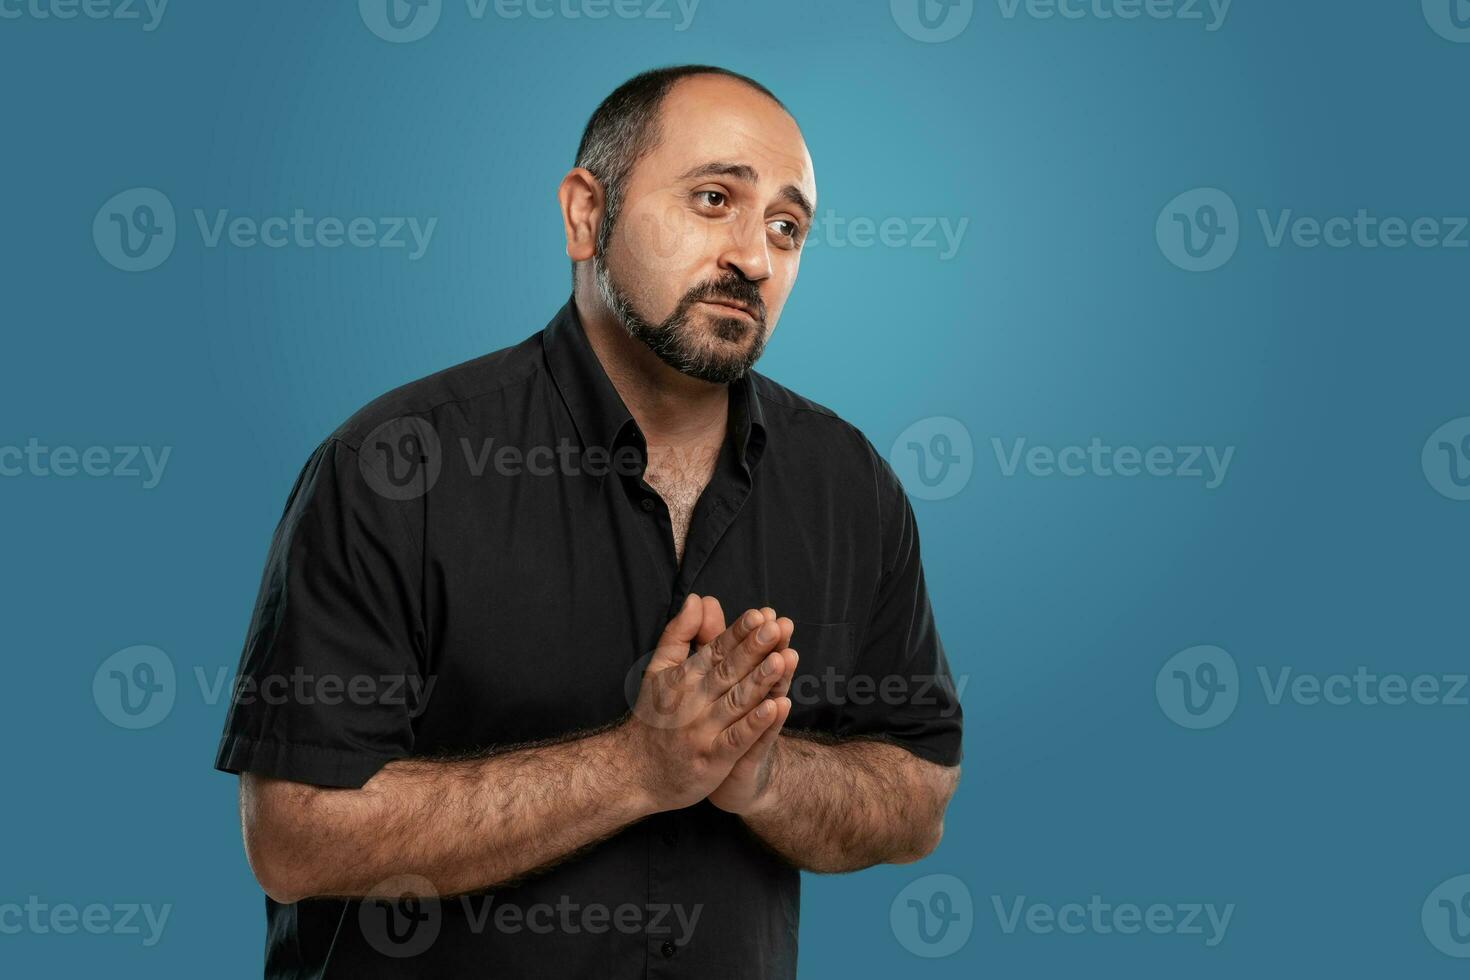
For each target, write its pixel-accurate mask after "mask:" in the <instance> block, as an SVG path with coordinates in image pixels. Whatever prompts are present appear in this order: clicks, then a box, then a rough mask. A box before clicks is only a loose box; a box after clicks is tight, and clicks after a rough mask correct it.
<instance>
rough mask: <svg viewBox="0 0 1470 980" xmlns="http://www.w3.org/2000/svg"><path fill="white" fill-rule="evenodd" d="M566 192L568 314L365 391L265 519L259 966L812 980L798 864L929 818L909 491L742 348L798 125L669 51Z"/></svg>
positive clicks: (809, 186)
mask: <svg viewBox="0 0 1470 980" xmlns="http://www.w3.org/2000/svg"><path fill="white" fill-rule="evenodd" d="M558 199H559V201H560V204H561V215H562V220H563V223H564V225H565V230H566V244H567V254H568V255H569V256H570V257H571V259H572V262H573V293H572V297H571V299H570V301H569V302H568V303H567V304H566V305H565V306H563V307H562V308H561V310H560V311H559V312H557V313H556V315H555V316H554V317H553V318H552V319H551V322H550V323H549V324H548V325H547V326H546V328H545V329H544V330H542V331H540V332H539V333H536V334H534V335H533V336H531V337H529V338H528V339H527V340H525V341H524V342H522V343H520V344H518V345H516V346H514V347H510V348H507V349H505V350H501V351H497V352H495V353H492V354H489V355H486V356H484V357H481V358H479V359H477V360H473V361H470V362H468V363H465V364H462V365H459V366H457V367H453V368H450V369H448V370H446V371H443V372H440V373H438V374H435V375H433V376H431V377H428V378H425V379H423V380H420V381H416V382H413V383H412V384H409V385H406V386H405V387H402V388H399V389H397V390H395V391H393V392H390V393H389V394H387V395H384V396H383V397H381V398H379V399H377V400H376V401H374V402H373V403H372V404H370V405H369V406H367V407H366V408H364V409H363V410H362V411H360V412H358V413H357V414H356V415H355V416H353V418H351V419H350V420H348V421H347V422H346V423H345V424H344V425H343V426H342V427H341V428H339V429H338V430H337V431H336V432H335V433H333V434H332V435H331V436H330V437H329V438H328V439H327V440H326V441H325V442H323V443H322V444H321V445H320V446H319V447H318V448H317V449H316V451H315V452H314V453H313V455H312V456H311V458H310V460H309V461H308V462H307V464H306V466H305V468H304V469H303V470H302V472H301V475H300V477H299V478H298V479H297V481H296V485H295V487H294V488H293V489H292V491H291V496H290V500H289V502H288V504H287V506H286V511H285V514H284V516H283V517H282V519H281V522H280V525H279V527H278V528H277V530H276V535H275V539H274V541H273V543H272V545H271V549H270V554H269V556H268V559H267V564H266V570H265V575H264V579H263V582H262V585H261V589H260V594H259V596H258V598H257V601H256V606H255V612H254V616H253V620H252V622H251V625H250V630H249V634H248V637H247V642H246V645H245V650H244V653H243V655H242V662H241V669H240V676H239V680H238V682H237V684H236V687H235V691H234V695H233V697H232V702H231V710H230V713H229V717H228V720H227V722H226V725H225V733H224V737H223V739H222V741H221V743H220V747H219V753H218V757H217V759H216V766H217V767H218V768H220V769H223V770H226V771H228V772H235V773H240V774H241V794H240V810H241V818H242V823H243V826H244V834H245V845H246V851H247V853H248V855H249V859H250V863H251V866H252V868H253V869H254V872H255V875H256V877H257V879H258V880H259V882H260V884H261V886H262V887H263V888H264V890H265V892H266V896H267V900H266V913H267V920H268V936H267V948H266V974H267V975H268V976H272V977H308V976H309V977H327V978H359V977H377V976H436V977H459V976H487V977H532V976H534V977H584V976H586V977H610V978H634V977H639V978H644V977H697V978H705V980H708V978H721V977H730V978H740V980H757V978H764V977H792V976H794V975H795V972H796V946H797V922H798V907H799V897H800V876H799V873H798V872H799V869H807V870H810V871H818V872H842V871H853V870H856V869H859V868H865V867H868V866H870V865H873V864H877V863H880V862H908V861H914V860H917V859H918V858H921V857H923V856H924V855H926V854H928V853H929V852H930V851H931V850H933V848H934V847H935V845H936V844H937V843H938V841H939V838H940V834H941V828H942V825H943V815H944V811H945V807H946V806H947V804H948V802H949V799H950V796H951V795H952V794H953V792H954V788H955V784H956V780H957V778H958V774H959V770H958V768H957V766H958V763H959V761H960V732H961V714H960V708H959V704H958V702H957V698H956V696H955V691H954V686H953V683H952V680H951V676H950V672H949V667H948V665H947V663H946V660H945V655H944V650H943V647H942V646H941V644H940V640H939V635H938V633H937V631H936V629H935V624H934V618H933V615H932V613H931V610H930V604H929V598H928V594H927V591H926V588H925V584H924V574H923V570H922V568H921V566H920V561H919V540H918V534H917V530H916V527H915V521H914V515H913V512H912V510H911V509H910V507H909V504H908V499H907V497H906V496H905V495H904V491H903V488H902V486H900V484H899V482H898V480H897V478H896V477H895V476H894V473H893V471H892V469H891V468H890V467H889V466H888V464H887V463H886V462H885V461H884V460H883V458H882V457H881V455H879V454H878V453H877V452H876V451H875V450H874V448H873V446H872V444H871V443H870V442H869V441H868V440H867V439H866V438H865V437H864V436H863V435H862V433H860V432H859V431H858V430H857V429H855V428H854V427H853V426H851V425H849V424H848V423H846V422H844V421H842V420H841V419H839V418H838V417H837V416H836V415H834V414H833V413H832V412H831V411H829V410H828V409H826V408H823V407H822V406H820V405H817V404H814V403H813V402H810V401H808V400H807V399H805V398H802V397H801V396H800V395H797V394H795V393H793V392H792V391H790V390H788V389H786V388H784V387H782V386H781V385H778V384H776V383H775V382H773V381H771V380H770V379H768V378H766V377H764V376H762V375H759V374H756V373H754V372H753V371H752V370H751V365H752V364H754V362H755V361H756V359H757V358H758V357H759V356H760V354H761V351H762V349H763V348H764V346H765V343H766V341H767V340H768V339H769V337H770V334H771V331H772V330H774V329H775V326H776V321H777V320H778V319H779V317H780V315H781V309H782V307H783V306H784V305H785V302H786V298H787V296H788V295H789V294H790V292H791V288H792V286H793V285H794V284H795V282H796V273H797V268H798V266H799V264H800V260H801V247H802V240H803V237H804V236H805V234H806V233H807V230H808V228H809V227H810V223H811V218H812V209H813V206H814V204H815V201H816V184H815V180H814V178H813V173H812V163H811V158H810V156H809V155H808V153H807V150H806V146H805V143H804V142H803V139H802V135H801V131H800V130H799V129H798V128H797V125H796V122H795V121H794V120H793V119H792V117H791V115H790V114H789V113H788V112H787V111H786V109H785V108H784V107H783V106H782V104H781V103H780V102H779V101H777V99H776V98H775V96H773V95H772V94H771V93H770V92H769V91H767V90H766V89H765V88H763V87H762V86H760V85H759V84H757V83H756V82H754V81H752V80H750V79H748V78H745V77H743V76H740V75H735V74H733V73H731V72H728V71H724V70H722V69H717V68H710V67H705V66H689V67H681V68H670V69H661V70H658V71H653V72H648V73H646V74H643V75H640V76H638V77H636V78H633V79H631V80H630V81H628V82H626V83H624V84H623V85H622V86H620V87H619V88H618V89H617V90H616V91H615V92H613V93H612V94H611V95H610V96H608V98H607V99H606V100H605V101H604V102H603V103H602V104H601V105H600V106H599V107H598V108H597V110H596V112H595V113H594V114H593V116H592V118H591V120H590V121H589V123H588V124H587V128H586V131H585V133H584V134H583V137H582V142H581V146H580V147H579V149H578V151H577V158H576V161H575V166H574V167H573V169H572V170H571V171H570V172H569V173H568V174H567V175H566V176H565V177H564V178H563V180H562V182H561V186H560V190H559V193H558ZM877 353H879V352H875V354H877ZM727 609H728V610H740V611H741V612H740V614H739V615H738V616H736V617H735V619H734V620H733V622H730V623H728V624H727V622H726V620H725V610H727ZM777 610H779V612H780V615H778V614H777ZM793 644H794V647H795V648H793ZM797 649H799V650H800V654H799V655H798V653H797ZM649 651H652V653H651V654H650V653H649ZM630 709H631V710H630Z"/></svg>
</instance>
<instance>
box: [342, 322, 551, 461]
mask: <svg viewBox="0 0 1470 980" xmlns="http://www.w3.org/2000/svg"><path fill="white" fill-rule="evenodd" d="M542 333H543V331H537V332H536V333H534V334H532V335H531V336H529V337H527V338H526V339H525V340H523V341H521V342H520V343H517V344H513V345H511V346H509V347H503V348H501V349H500V350H496V351H491V352H490V353H488V354H482V355H480V356H479V357H476V358H472V359H471V360H468V361H464V362H462V363H460V364H456V365H454V366H452V367H447V368H444V369H442V370H439V371H435V372H434V373H433V374H430V375H427V376H425V377H422V378H419V379H417V380H415V381H410V382H408V383H407V384H402V385H399V386H398V387H397V388H394V389H392V390H391V391H387V392H384V393H383V394H381V395H379V396H378V397H377V398H374V399H373V400H372V401H370V402H368V403H367V404H366V405H364V406H363V407H362V408H359V409H358V410H357V411H356V412H354V413H352V415H351V416H350V417H349V418H348V419H347V421H345V422H343V423H342V424H341V425H340V426H338V427H337V429H336V431H334V432H333V433H332V434H331V436H330V438H331V439H335V440H337V441H339V442H341V443H343V444H345V445H347V446H348V447H350V448H352V449H354V450H356V449H358V448H359V447H361V445H362V443H363V441H364V440H365V439H366V438H367V437H368V436H369V435H371V434H372V433H373V432H374V431H376V430H378V429H380V428H382V427H383V426H385V425H389V424H390V423H394V422H396V421H397V420H400V419H405V418H421V419H424V420H425V421H427V422H429V423H430V424H431V425H433V426H435V427H436V428H437V427H439V426H440V425H441V423H442V424H448V425H453V424H454V420H455V419H456V418H462V417H463V415H464V413H465V411H466V410H467V408H468V406H469V405H470V403H473V402H476V401H479V400H481V399H485V398H490V397H494V396H495V395H496V394H498V393H500V392H503V391H505V390H506V389H508V388H511V387H513V386H517V385H521V384H524V383H526V382H527V381H528V380H530V379H532V378H534V377H535V376H537V375H538V374H539V373H540V371H541V369H542V367H543V365H544V363H545V362H544V360H543V358H542V347H541V337H542Z"/></svg>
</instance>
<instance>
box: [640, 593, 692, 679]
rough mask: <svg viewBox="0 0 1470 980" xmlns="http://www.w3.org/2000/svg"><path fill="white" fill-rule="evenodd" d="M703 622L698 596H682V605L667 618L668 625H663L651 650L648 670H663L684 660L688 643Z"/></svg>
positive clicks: (687, 654) (687, 651)
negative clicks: (660, 633) (656, 643)
mask: <svg viewBox="0 0 1470 980" xmlns="http://www.w3.org/2000/svg"><path fill="white" fill-rule="evenodd" d="M703 622H704V604H703V603H702V602H700V601H699V596H697V595H695V594H694V593H692V592H691V593H690V594H689V595H687V596H685V598H684V605H682V606H680V607H679V611H678V613H676V614H675V616H674V618H673V619H671V620H669V625H667V626H665V627H664V631H663V634H662V635H661V636H659V638H658V646H657V647H656V648H655V649H654V651H653V656H652V657H651V658H650V659H649V661H648V668H647V669H648V670H665V669H667V668H669V667H674V666H677V665H678V664H681V663H683V662H684V660H685V658H686V657H688V656H689V644H690V643H692V642H694V638H695V637H696V636H698V635H699V628H700V626H701V624H702V623H703Z"/></svg>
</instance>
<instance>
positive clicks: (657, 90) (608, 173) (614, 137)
mask: <svg viewBox="0 0 1470 980" xmlns="http://www.w3.org/2000/svg"><path fill="white" fill-rule="evenodd" d="M695 75H723V76H725V77H726V78H733V79H735V80H736V81H738V82H742V83H744V84H746V85H749V86H750V87H751V88H753V89H755V90H756V91H757V92H760V93H761V94H762V95H764V96H766V97H767V98H769V99H770V100H771V101H772V102H774V103H776V104H777V105H778V106H781V108H782V109H785V108H786V106H785V105H784V104H783V103H782V102H781V100H780V99H778V98H776V96H775V95H774V94H773V93H772V92H771V90H770V89H768V88H766V87H765V86H764V85H762V84H761V83H760V82H757V81H756V80H755V79H753V78H748V77H746V76H745V75H741V74H740V73H738V72H733V71H730V70H729V69H728V68H717V67H715V66H714V65H672V66H670V67H667V68H655V69H653V70H651V71H646V72H643V73H642V74H641V75H634V76H633V77H632V78H630V79H628V80H627V81H626V82H624V83H623V84H621V85H619V86H618V87H617V88H615V89H613V91H612V94H611V95H609V96H608V97H607V98H605V99H603V100H602V103H601V104H600V105H598V107H597V108H596V109H595V110H594V111H593V113H592V118H591V119H589V120H587V128H586V129H584V130H582V142H581V143H579V144H578V145H577V158H576V160H575V162H574V163H573V164H572V165H573V166H575V167H583V168H585V169H586V170H588V171H590V172H591V174H592V176H594V177H596V178H597V179H598V180H599V181H600V182H601V183H602V189H603V192H604V194H605V195H606V205H605V207H604V209H603V219H602V225H601V227H600V228H599V229H598V232H597V251H598V253H599V254H601V252H602V251H603V249H604V248H606V246H607V240H608V235H609V234H610V233H611V231H612V227H613V223H614V222H615V221H616V220H617V217H618V211H619V210H620V209H621V207H622V203H623V185H624V183H625V182H626V181H627V179H628V174H630V173H632V171H633V166H634V165H635V164H636V163H637V162H638V161H639V160H640V159H641V158H642V157H643V156H644V155H645V154H647V153H648V152H649V151H650V150H652V149H653V148H654V147H656V146H657V145H658V142H659V139H660V138H661V134H660V132H659V129H658V113H659V109H660V108H661V107H662V106H663V101H664V98H665V97H667V96H668V94H669V90H670V89H672V88H673V87H674V84H675V83H676V82H679V81H681V80H683V79H685V78H690V77H692V76H695ZM788 111H789V110H788ZM575 268H576V265H575V263H573V269H575Z"/></svg>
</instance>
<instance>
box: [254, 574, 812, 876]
mask: <svg viewBox="0 0 1470 980" xmlns="http://www.w3.org/2000/svg"><path fill="white" fill-rule="evenodd" d="M713 602H714V600H713V599H712V598H708V597H706V598H705V599H701V598H700V597H699V596H695V595H690V596H688V597H687V599H686V600H685V603H684V606H683V608H682V609H681V610H680V612H679V614H678V615H677V616H676V617H675V618H674V619H673V620H672V621H671V622H670V623H669V625H668V627H667V628H666V629H665V630H664V633H663V636H662V637H661V638H660V640H659V645H658V647H657V648H656V649H655V651H654V654H653V656H652V658H651V659H650V661H649V664H648V668H647V670H646V671H645V672H644V676H643V681H642V685H641V687H640V689H639V693H638V699H637V703H636V704H635V705H634V707H633V711H632V713H631V714H630V716H629V717H627V718H625V719H624V720H623V721H622V722H620V723H618V724H617V725H616V727H608V728H603V729H599V730H596V731H593V732H584V733H582V735H581V736H580V737H576V738H574V739H570V740H564V741H559V742H554V743H550V744H547V743H542V744H537V745H530V746H522V747H518V748H512V749H507V750H505V751H503V752H500V753H496V754H494V755H489V756H485V757H482V758H474V759H465V760H453V761H450V760H431V759H404V760H400V761H396V762H390V763H389V764H388V765H386V766H384V767H383V768H382V769H380V770H379V771H378V772H377V773H375V774H374V775H373V777H372V778H371V779H369V780H368V781H367V782H366V783H365V784H364V785H363V786H362V787H361V788H358V789H336V788H325V787H319V786H312V785H307V784H305V783H299V782H294V781H288V780H282V779H271V778H266V777H264V776H260V775H257V774H253V773H245V774H244V775H243V776H242V777H241V784H240V785H241V795H240V814H241V822H242V823H243V829H244V835H245V850H246V854H247V856H248V857H249V859H250V864H251V867H252V868H253V869H254V871H255V877H256V879H257V880H258V881H259V882H260V884H261V887H262V888H264V889H265V891H266V894H268V895H270V896H271V897H272V898H273V899H275V900H276V901H278V902H282V903H291V902H296V901H299V900H300V899H302V898H308V897H312V896H320V895H334V896H344V897H353V898H358V897H369V896H382V897H397V892H398V889H397V888H395V887H392V886H393V884H394V883H393V882H392V879H394V878H398V877H400V876H404V875H418V876H421V877H423V878H426V879H428V880H429V882H430V883H431V884H432V885H433V887H434V891H435V892H436V893H437V894H439V895H441V896H445V895H455V894H459V893H462V892H469V891H478V890H481V889H484V888H489V887H492V886H495V885H500V884H505V883H507V882H510V881H514V880H516V879H517V878H520V877H524V876H525V875H527V874H529V873H531V872H533V871H539V870H541V869H544V868H547V867H550V866H551V865H553V864H555V863H557V862H559V861H562V860H565V859H566V858H567V857H569V856H571V855H572V854H574V853H576V852H578V851H580V850H581V849H583V848H585V847H587V846H589V845H591V844H595V843H597V842H599V841H601V840H604V839H606V838H607V837H610V836H612V835H613V834H615V833H617V832H618V831H619V830H621V829H622V828H623V827H625V826H627V825H628V824H630V823H634V822H635V821H637V820H640V819H642V818H643V817H646V816H648V815H650V814H653V813H658V812H661V811H664V810H674V809H679V808H682V807H686V806H690V805H692V804H694V803H697V802H698V801H699V800H701V799H704V798H705V797H706V796H708V795H709V793H710V792H711V791H713V790H714V789H715V788H716V787H718V786H719V785H720V784H721V783H722V782H723V781H724V780H725V779H726V777H728V776H729V774H730V771H731V769H732V768H733V767H734V766H735V764H736V763H737V762H738V761H739V760H740V759H741V758H743V757H744V756H745V755H746V753H747V752H749V750H750V748H751V747H752V746H753V745H755V744H756V742H758V741H759V740H760V739H761V738H762V737H763V736H764V735H765V733H766V731H767V729H769V728H771V727H772V726H773V725H774V724H775V723H776V722H777V716H778V714H779V712H778V710H777V709H776V708H775V706H774V705H773V704H772V702H771V701H769V700H767V699H766V695H767V694H768V693H769V692H770V689H771V687H772V686H773V685H774V684H776V683H777V682H778V681H780V680H781V679H782V678H783V676H784V675H783V673H782V670H781V665H782V664H783V662H784V661H783V659H782V657H781V656H780V655H778V654H776V653H775V650H776V647H777V645H778V643H780V642H781V640H780V635H781V630H780V629H778V628H776V627H775V626H771V627H770V629H769V630H766V629H763V628H761V627H763V626H765V625H767V624H766V620H765V616H764V615H763V613H761V612H760V611H758V610H750V611H748V612H747V613H746V614H745V615H744V616H742V617H741V619H740V620H739V621H738V622H737V623H736V624H735V625H734V626H731V627H730V628H729V629H726V630H723V631H722V632H719V634H718V635H713V634H712V635H711V636H709V637H702V638H701V639H700V643H701V644H702V646H701V647H700V649H699V651H698V652H697V653H695V654H693V655H691V654H690V645H691V643H692V642H693V641H694V640H695V638H696V635H697V634H699V632H700V627H701V623H702V621H703V616H704V611H703V610H704V608H705V604H706V603H713Z"/></svg>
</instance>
